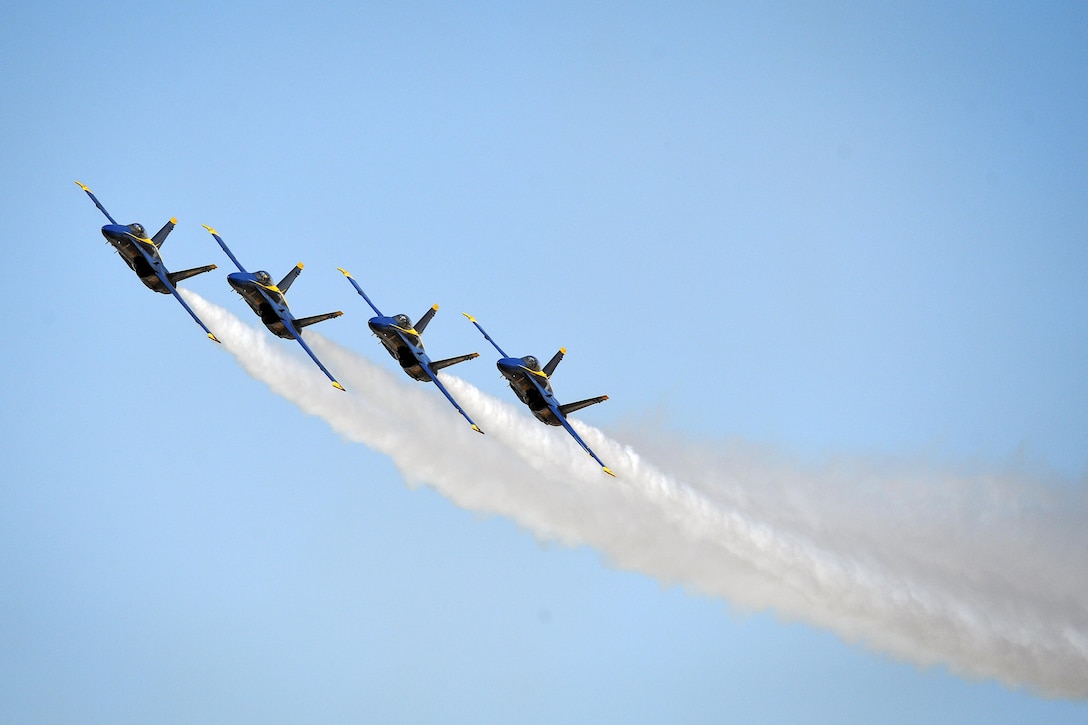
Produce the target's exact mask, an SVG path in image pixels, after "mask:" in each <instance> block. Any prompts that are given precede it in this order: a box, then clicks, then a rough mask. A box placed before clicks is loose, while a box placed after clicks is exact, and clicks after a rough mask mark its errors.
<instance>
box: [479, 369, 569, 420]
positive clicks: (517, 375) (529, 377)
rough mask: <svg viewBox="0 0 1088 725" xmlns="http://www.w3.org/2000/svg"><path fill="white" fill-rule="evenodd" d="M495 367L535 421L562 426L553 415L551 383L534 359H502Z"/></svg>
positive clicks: (553, 402) (553, 398) (553, 403)
mask: <svg viewBox="0 0 1088 725" xmlns="http://www.w3.org/2000/svg"><path fill="white" fill-rule="evenodd" d="M495 367H497V368H498V369H499V372H500V373H502V376H503V377H504V378H506V382H507V383H509V384H510V389H511V390H513V391H514V394H515V395H517V396H518V400H520V401H521V402H522V403H524V404H525V405H526V406H528V408H529V410H530V411H532V413H533V416H534V417H535V418H536V419H537V420H539V421H540V422H541V423H547V424H548V425H557V426H558V425H563V421H562V420H560V419H559V417H558V416H557V415H556V414H555V410H554V407H555V404H556V403H555V395H554V394H553V392H552V384H551V381H550V380H549V379H548V376H546V375H544V373H542V372H541V370H540V362H539V361H538V360H537V359H536V358H535V357H533V356H532V355H527V356H525V357H504V358H502V359H500V360H499V361H498V362H497V363H495ZM534 379H535V383H534Z"/></svg>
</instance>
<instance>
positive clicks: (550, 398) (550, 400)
mask: <svg viewBox="0 0 1088 725" xmlns="http://www.w3.org/2000/svg"><path fill="white" fill-rule="evenodd" d="M527 372H530V373H532V372H533V371H531V370H527ZM529 379H530V380H532V381H533V385H535V386H536V387H537V389H538V390H540V394H541V396H543V398H544V402H545V403H547V404H548V407H549V408H551V410H552V414H553V415H555V417H556V418H557V419H558V420H559V422H560V423H561V424H562V425H563V427H564V428H566V429H567V432H568V433H570V435H571V437H572V438H574V440H576V441H578V445H580V446H581V447H582V448H583V449H584V450H585V452H586V453H588V454H589V455H590V457H591V458H593V460H595V461H596V462H597V463H598V464H600V466H601V470H602V471H604V472H605V473H607V474H608V475H609V476H612V477H615V476H616V474H615V473H612V469H610V468H609V467H608V466H606V465H604V461H602V460H601V459H600V458H598V457H597V454H596V453H594V452H593V450H592V449H591V448H590V447H589V446H587V445H586V442H585V441H584V440H582V436H580V435H578V432H577V431H575V430H574V428H573V427H571V424H570V423H569V422H568V421H567V416H565V415H563V411H562V410H560V409H559V407H560V406H559V403H557V402H556V400H555V396H554V395H551V394H550V393H548V391H547V390H545V388H544V386H543V385H541V384H540V382H539V381H538V380H537V379H536V374H535V373H534V374H531V375H529Z"/></svg>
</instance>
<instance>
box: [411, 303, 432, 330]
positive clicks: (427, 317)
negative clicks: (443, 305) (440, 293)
mask: <svg viewBox="0 0 1088 725" xmlns="http://www.w3.org/2000/svg"><path fill="white" fill-rule="evenodd" d="M436 312H438V305H434V306H433V307H431V309H429V310H427V311H426V312H425V313H423V317H420V318H419V322H417V323H416V325H415V327H416V332H418V333H419V334H421V335H422V334H423V331H424V330H425V329H427V324H428V323H429V322H430V321H431V320H432V319H434V313H436Z"/></svg>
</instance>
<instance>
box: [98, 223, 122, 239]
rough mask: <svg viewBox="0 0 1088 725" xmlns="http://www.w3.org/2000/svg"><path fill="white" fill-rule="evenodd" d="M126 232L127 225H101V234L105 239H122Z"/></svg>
mask: <svg viewBox="0 0 1088 725" xmlns="http://www.w3.org/2000/svg"><path fill="white" fill-rule="evenodd" d="M127 232H128V227H123V226H121V225H120V224H107V225H106V226H104V227H102V236H104V237H105V238H106V239H122V238H123V237H124V236H125V234H126V233H127Z"/></svg>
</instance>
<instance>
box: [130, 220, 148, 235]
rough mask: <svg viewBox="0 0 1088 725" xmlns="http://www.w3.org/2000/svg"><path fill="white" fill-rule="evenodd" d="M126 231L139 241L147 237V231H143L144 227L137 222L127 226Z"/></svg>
mask: <svg viewBox="0 0 1088 725" xmlns="http://www.w3.org/2000/svg"><path fill="white" fill-rule="evenodd" d="M128 230H129V232H130V233H131V234H132V235H133V236H137V237H140V238H141V239H144V238H146V237H147V231H145V230H144V225H143V224H140V223H138V222H133V223H132V224H129V225H128Z"/></svg>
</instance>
